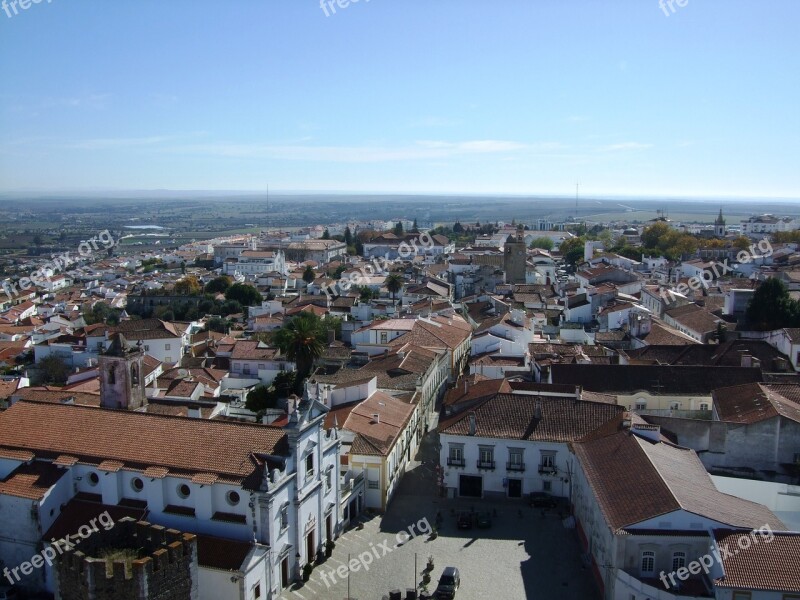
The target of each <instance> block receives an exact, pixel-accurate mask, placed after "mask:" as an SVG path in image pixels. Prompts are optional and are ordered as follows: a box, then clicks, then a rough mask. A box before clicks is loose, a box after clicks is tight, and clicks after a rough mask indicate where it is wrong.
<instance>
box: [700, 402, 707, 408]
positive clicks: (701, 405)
mask: <svg viewBox="0 0 800 600" xmlns="http://www.w3.org/2000/svg"><path fill="white" fill-rule="evenodd" d="M700 410H708V404H706V403H705V402H702V403H701V404H700Z"/></svg>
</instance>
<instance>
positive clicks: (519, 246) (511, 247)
mask: <svg viewBox="0 0 800 600" xmlns="http://www.w3.org/2000/svg"><path fill="white" fill-rule="evenodd" d="M527 259H528V252H527V248H526V247H525V230H524V229H523V227H522V225H518V226H517V235H516V238H514V237H511V236H508V240H507V241H506V243H505V249H504V254H503V269H504V270H505V272H506V283H525V266H526V262H527Z"/></svg>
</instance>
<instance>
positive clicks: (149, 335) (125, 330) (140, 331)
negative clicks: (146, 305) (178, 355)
mask: <svg viewBox="0 0 800 600" xmlns="http://www.w3.org/2000/svg"><path fill="white" fill-rule="evenodd" d="M185 331H186V326H185V325H184V324H182V323H170V322H168V321H162V320H160V319H140V320H138V321H122V322H121V323H120V324H119V325H117V326H116V327H114V328H112V329H111V330H110V332H111V333H112V334H113V333H122V334H123V335H124V336H125V337H126V338H127V339H128V340H156V339H171V338H179V337H182V336H183V334H184V332H185Z"/></svg>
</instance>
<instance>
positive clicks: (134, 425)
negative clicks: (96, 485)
mask: <svg viewBox="0 0 800 600" xmlns="http://www.w3.org/2000/svg"><path fill="white" fill-rule="evenodd" d="M0 447H4V448H11V449H18V450H22V449H24V450H30V451H33V452H35V453H36V454H37V456H40V457H44V458H47V457H52V458H55V457H57V456H59V455H61V454H69V455H73V456H77V457H79V458H80V459H81V461H82V462H87V463H90V464H100V463H102V462H103V461H105V460H114V461H119V462H121V463H124V465H125V467H126V468H129V469H136V470H139V469H141V470H144V469H147V468H148V467H161V468H163V469H166V471H168V472H170V473H173V474H177V475H182V476H185V477H191V476H193V475H194V474H196V473H216V474H217V475H219V476H220V479H221V480H222V481H226V482H231V483H241V482H243V481H244V480H245V479H247V478H248V477H250V476H252V475H253V474H254V473H255V472H256V471H257V470H259V468H263V460H261V459H259V458H257V457H256V456H255V455H256V454H258V455H265V454H267V455H282V454H285V453H286V452H287V446H286V434H285V432H284V431H283V430H282V429H279V428H275V427H269V426H264V425H248V424H242V423H228V422H221V421H210V420H205V419H187V418H182V417H166V416H160V415H151V414H147V413H138V412H127V411H116V410H106V409H101V408H89V407H82V406H69V405H62V404H43V403H37V402H27V401H21V402H17V403H16V404H15V405H14V406H12V407H11V408H9V409H8V410H6V411H5V412H3V413H2V414H0Z"/></svg>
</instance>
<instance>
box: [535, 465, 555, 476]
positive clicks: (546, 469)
mask: <svg viewBox="0 0 800 600" xmlns="http://www.w3.org/2000/svg"><path fill="white" fill-rule="evenodd" d="M539 475H558V467H556V466H555V465H539Z"/></svg>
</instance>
